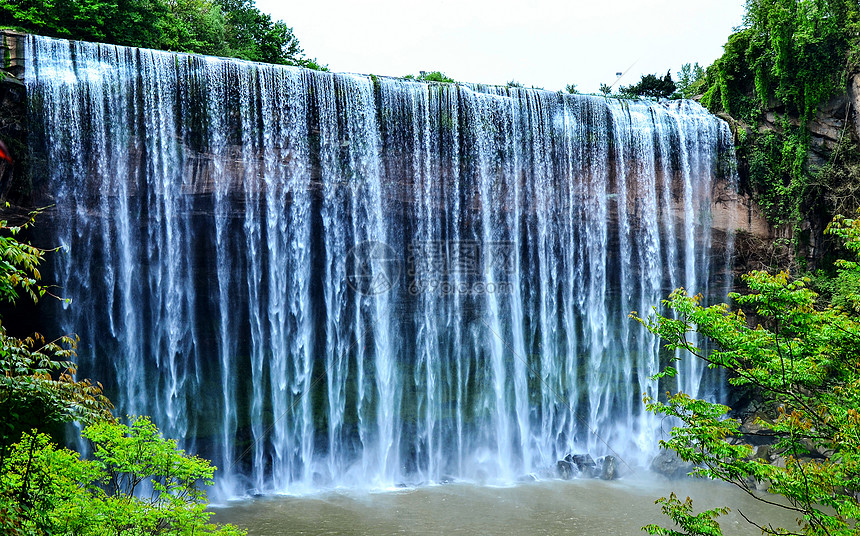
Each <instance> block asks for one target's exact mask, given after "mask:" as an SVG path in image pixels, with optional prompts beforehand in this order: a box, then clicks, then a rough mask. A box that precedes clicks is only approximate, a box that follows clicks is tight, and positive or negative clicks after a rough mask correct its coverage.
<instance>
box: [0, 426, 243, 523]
mask: <svg viewBox="0 0 860 536" xmlns="http://www.w3.org/2000/svg"><path fill="white" fill-rule="evenodd" d="M83 436H84V437H85V438H86V439H88V440H89V441H90V442H91V444H92V447H93V459H92V460H82V459H81V458H80V456H79V455H78V453H76V452H72V451H70V450H68V449H60V448H57V447H56V446H55V445H53V444H52V443H51V441H50V438H49V437H48V436H47V435H45V434H38V433H36V432H35V431H34V432H32V433H30V434H26V435H24V437H23V438H22V439H21V441H20V442H19V443H17V444H16V445H15V448H14V450H13V452H12V454H11V456H9V457H8V459H7V460H6V463H5V464H4V465H3V468H2V469H3V471H2V474H0V489H2V490H3V492H2V494H0V527H2V528H3V529H4V530H5V531H6V532H4V534H8V535H10V536H13V535H22V536H23V535H25V534H26V535H29V534H48V535H75V536H101V535H103V534H118V535H129V536H131V535H138V534H140V535H143V534H160V535H165V536H167V535H176V536H180V535H190V534H217V535H219V536H239V535H241V534H244V533H243V532H242V531H239V530H238V529H236V528H235V527H232V526H229V525H228V526H224V527H219V526H215V525H210V524H207V521H208V519H209V517H210V516H211V515H212V514H211V513H207V512H206V511H205V508H206V504H207V503H206V495H205V493H204V492H203V490H202V489H201V486H203V485H209V484H211V483H212V473H213V470H214V469H213V468H212V467H211V466H210V465H209V462H207V461H206V460H201V459H200V458H197V457H196V456H187V455H186V454H185V453H184V452H183V451H181V450H179V449H178V448H177V447H176V442H175V441H173V440H168V439H164V438H163V437H161V435H160V434H159V433H158V430H157V429H156V428H155V425H153V424H152V423H151V422H150V421H149V420H148V419H146V418H143V417H141V418H137V419H136V420H135V421H134V422H133V423H132V424H131V426H126V425H123V424H119V423H115V422H108V421H103V422H98V423H95V424H92V425H90V426H88V427H87V428H86V429H85V430H84V431H83ZM148 488H151V491H150V490H149V489H148ZM141 492H144V493H141Z"/></svg>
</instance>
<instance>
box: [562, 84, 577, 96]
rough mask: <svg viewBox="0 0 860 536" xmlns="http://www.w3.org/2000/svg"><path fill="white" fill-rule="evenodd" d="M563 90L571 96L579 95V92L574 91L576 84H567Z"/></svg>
mask: <svg viewBox="0 0 860 536" xmlns="http://www.w3.org/2000/svg"><path fill="white" fill-rule="evenodd" d="M564 90H565V91H567V92H568V93H570V94H571V95H577V94H579V90H578V89H576V84H568V85H567V86H565V88H564Z"/></svg>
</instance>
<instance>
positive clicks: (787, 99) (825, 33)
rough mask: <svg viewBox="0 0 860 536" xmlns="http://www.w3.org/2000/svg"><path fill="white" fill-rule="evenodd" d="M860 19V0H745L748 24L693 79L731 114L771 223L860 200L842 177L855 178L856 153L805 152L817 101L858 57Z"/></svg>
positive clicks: (716, 107)
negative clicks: (816, 158) (817, 155)
mask: <svg viewBox="0 0 860 536" xmlns="http://www.w3.org/2000/svg"><path fill="white" fill-rule="evenodd" d="M859 21H860V6H858V3H857V2H856V0H775V1H771V2H762V1H759V0H748V2H747V5H746V15H745V18H744V25H743V27H742V28H741V29H740V30H739V31H738V32H736V33H735V34H733V35H732V36H730V37H729V39H728V42H727V43H726V45H725V52H724V54H723V56H722V57H720V58H719V59H718V60H717V61H716V62H715V63H714V64H713V65H711V66H710V67H709V68H708V69H707V71H706V73H705V77H704V81H703V82H702V83H701V87H700V88H697V89H696V91H697V92H699V91H700V92H702V93H703V97H702V104H703V105H705V106H706V107H707V108H708V109H710V110H711V111H712V112H714V113H722V114H725V115H726V116H728V117H729V118H730V119H732V120H733V121H734V123H735V128H736V129H737V131H738V141H739V144H738V155H739V160H740V161H741V162H745V163H748V168H747V169H744V170H743V171H745V172H746V175H747V176H748V186H749V189H750V190H751V192H752V193H753V195H754V198H755V199H756V201H758V202H759V204H760V205H761V207H762V209H763V211H764V213H765V215H766V216H767V218H768V219H769V220H770V221H771V222H772V223H774V224H795V225H796V224H797V223H798V222H799V221H800V219H801V218H802V217H804V216H805V215H808V214H810V213H818V214H822V216H823V217H824V219H825V221H827V220H828V219H829V218H830V217H832V215H833V214H836V213H839V212H842V213H845V212H847V211H850V210H853V209H854V208H856V206H857V205H858V203H859V202H860V198H858V197H857V196H856V195H855V194H854V192H853V189H851V191H846V189H845V188H846V186H847V184H848V183H849V182H850V181H849V180H846V177H847V178H849V179H856V178H858V177H857V176H856V175H855V174H854V173H853V172H852V171H851V170H852V169H853V168H854V167H855V166H856V164H857V163H858V162H860V160H858V159H857V155H856V154H851V152H850V151H837V152H836V154H835V156H833V155H832V156H831V158H830V160H829V161H828V162H826V163H825V164H824V165H821V164H820V163H818V164H816V165H810V162H809V158H808V156H809V151H810V138H811V136H810V131H809V128H808V127H809V124H810V122H811V121H812V120H813V118H814V116H815V113H816V111H817V110H818V108H819V106H821V105H822V104H823V103H825V102H827V101H828V100H829V99H830V98H831V97H833V96H834V95H836V94H838V93H841V92H843V91H845V89H846V82H847V77H848V75H850V74H851V73H853V72H856V71H857V69H858V66H860V34H858V31H859V30H860V22H859ZM766 112H770V113H771V114H772V116H771V118H770V119H768V117H767V116H766ZM762 126H765V127H767V128H766V129H760V127H762ZM760 130H767V132H765V133H760ZM840 143H841V140H840ZM835 192H838V193H835Z"/></svg>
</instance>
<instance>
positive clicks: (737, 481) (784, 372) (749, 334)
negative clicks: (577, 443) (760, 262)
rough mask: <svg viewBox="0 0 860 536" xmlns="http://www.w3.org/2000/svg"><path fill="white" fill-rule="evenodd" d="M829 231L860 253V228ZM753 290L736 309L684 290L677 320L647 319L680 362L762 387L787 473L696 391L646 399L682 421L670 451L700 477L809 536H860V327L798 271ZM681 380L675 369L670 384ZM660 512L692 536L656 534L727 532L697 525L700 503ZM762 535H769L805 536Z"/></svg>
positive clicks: (847, 225)
mask: <svg viewBox="0 0 860 536" xmlns="http://www.w3.org/2000/svg"><path fill="white" fill-rule="evenodd" d="M829 232H830V233H832V234H835V235H837V236H840V237H842V238H843V239H845V240H846V243H847V245H848V248H849V249H850V250H851V251H853V252H858V251H860V221H858V220H846V219H837V220H836V221H835V222H834V223H833V224H832V225H831V227H830V229H829ZM839 265H840V270H842V272H843V273H844V274H845V276H846V277H850V278H853V279H855V280H857V279H860V268H858V264H857V263H856V262H854V261H842V262H840V263H839ZM744 281H745V282H746V284H747V286H748V287H749V292H748V293H744V294H737V293H734V294H732V295H731V297H732V299H733V300H735V302H736V303H737V304H738V308H737V309H736V310H730V309H729V306H728V305H726V304H720V305H714V306H710V307H703V306H702V305H701V304H700V300H701V298H700V297H699V296H689V295H688V294H687V293H686V292H684V291H683V290H682V289H681V290H677V291H675V292H674V293H672V295H671V296H669V298H668V299H667V300H666V301H665V302H664V304H665V305H666V306H667V307H668V308H670V309H671V310H673V311H674V316H673V317H667V316H662V315H659V314H657V313H656V312H655V313H654V314H653V315H652V316H651V317H650V318H649V319H648V320H647V321H646V320H641V319H640V320H641V321H642V322H643V323H644V324H645V326H646V327H647V328H648V329H649V330H650V331H651V332H652V333H654V334H656V335H658V336H660V337H661V338H662V339H663V340H664V341H666V348H667V350H669V351H670V352H671V354H672V355H673V356H674V355H676V354H675V351H676V350H682V351H684V352H689V353H692V354H693V355H695V356H697V357H699V358H700V359H703V360H705V361H706V362H707V363H708V364H709V366H710V367H711V368H721V369H724V370H726V371H727V372H728V373H729V378H730V380H729V381H730V383H731V384H732V385H734V386H735V388H748V389H753V390H754V391H755V392H757V393H759V394H760V395H761V396H763V397H764V399H765V400H766V401H768V403H769V407H770V408H771V411H772V417H773V419H772V420H767V419H759V421H758V422H757V424H758V425H759V426H761V427H762V428H763V429H765V430H768V431H769V433H770V434H772V435H773V437H774V438H775V441H776V442H775V444H774V445H772V447H771V449H772V452H773V453H775V455H776V456H778V458H777V460H778V461H779V463H769V460H767V459H765V458H762V457H760V456H755V455H754V448H753V446H751V445H750V444H749V442H748V436H747V435H746V434H745V433H744V432H743V431H742V430H741V429H740V423H739V421H737V420H736V419H732V418H727V417H726V414H727V413H728V411H729V408H727V407H726V406H723V405H720V404H713V403H709V402H706V401H704V400H698V399H695V398H692V397H690V396H689V395H688V394H686V393H677V394H674V395H672V396H669V397H668V398H667V399H666V400H657V399H653V398H647V399H646V403H647V407H648V409H649V410H650V411H652V412H656V413H659V414H662V415H665V416H668V417H672V418H674V419H675V420H676V422H678V423H679V425H678V426H676V427H674V428H673V429H672V431H671V438H670V439H669V440H666V441H661V446H662V447H664V448H667V449H670V450H673V451H675V452H676V453H677V454H678V455H679V456H680V457H681V458H682V459H683V460H686V461H690V462H693V463H695V464H696V465H697V466H698V467H697V469H696V470H695V471H694V473H693V474H694V475H696V476H702V477H708V478H714V479H719V480H723V481H726V482H729V483H732V484H734V485H736V486H738V487H740V488H741V489H743V490H745V491H747V492H750V495H751V496H752V497H753V498H756V499H758V500H763V501H766V502H772V503H773V504H777V505H778V506H779V507H781V508H785V509H788V510H790V511H792V512H794V513H795V514H796V515H797V518H798V522H799V524H800V531H801V532H800V533H801V534H807V535H837V534H838V535H847V534H856V528H855V524H856V522H857V520H858V519H860V504H858V501H857V498H856V497H857V495H856V494H857V492H858V491H860V321H858V319H857V318H856V317H854V316H851V315H850V314H848V312H847V311H846V310H844V309H842V308H836V307H822V306H821V305H819V304H818V303H817V294H816V293H815V292H813V291H812V290H810V289H809V288H808V286H807V284H808V280H792V279H791V278H790V277H789V275H788V274H786V273H780V274H777V275H770V274H768V273H766V272H752V273H750V274H748V275H746V276H745V277H744ZM745 310H746V311H747V312H746V313H745ZM747 314H754V315H755V318H756V323H755V327H752V326H750V325H749V323H748V318H747ZM634 316H635V315H634ZM692 332H697V333H698V334H699V335H700V336H702V337H705V338H707V339H709V340H710V341H712V342H713V344H714V345H715V347H716V350H713V351H711V352H705V351H703V350H702V349H701V348H699V347H697V346H696V345H695V344H694V343H693V342H692V341H693V340H694V338H692V337H690V333H692ZM675 373H676V370H675V368H674V367H672V366H669V367H667V368H666V369H665V370H664V371H663V372H662V373H660V374H659V375H658V377H660V378H665V377H671V376H673V375H674V374H675ZM762 485H766V486H767V487H768V489H769V492H770V493H772V494H778V495H782V496H783V497H784V498H785V501H786V503H782V502H777V501H770V500H768V499H767V498H762V497H761V496H758V495H756V494H754V493H752V492H753V490H754V489H755V488H757V487H759V486H762ZM660 502H662V504H663V506H664V508H663V510H664V512H666V513H667V514H668V515H669V516H670V517H671V518H672V519H673V520H674V521H675V522H676V523H677V524H678V525H679V526H681V527H682V528H684V529H685V530H686V532H672V531H670V530H669V529H665V528H661V527H657V526H648V527H646V530H647V531H648V532H649V533H651V534H690V535H697V534H708V535H715V534H721V533H720V532H719V528H718V525H716V521H714V517H716V516H715V515H710V514H707V515H705V516H704V517H703V518H696V519H693V518H691V517H689V516H691V515H692V514H691V505H689V504H687V503H680V501H678V500H677V498H673V497H670V498H669V499H665V498H664V499H661V501H660ZM685 505H686V506H685ZM716 513H719V512H711V514H716ZM693 517H695V516H693ZM705 517H706V518H707V519H710V521H705V520H704V518H705ZM712 521H713V523H711V522H712ZM685 523H686V525H685ZM703 523H704V524H703ZM702 527H707V529H704V528H702ZM759 528H760V529H761V530H762V531H763V532H764V533H765V534H797V533H798V531H797V530H796V529H792V530H787V529H784V528H780V527H773V526H761V527H759Z"/></svg>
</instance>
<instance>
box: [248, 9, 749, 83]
mask: <svg viewBox="0 0 860 536" xmlns="http://www.w3.org/2000/svg"><path fill="white" fill-rule="evenodd" d="M743 4H744V1H743V0H650V1H649V0H640V1H635V0H592V1H581V0H568V1H558V0H495V1H490V0H461V1H457V0H424V1H420V2H411V1H407V0H359V1H349V0H314V1H294V0H288V1H284V0H257V7H258V8H259V9H260V10H261V11H264V12H267V13H270V14H272V16H273V18H274V19H276V20H277V19H281V20H283V21H284V22H286V23H287V25H289V26H292V28H293V31H294V32H295V34H296V36H297V37H298V38H299V41H300V42H301V45H302V47H303V48H304V49H305V53H306V54H307V55H308V56H310V57H316V58H317V59H318V60H319V61H320V62H322V63H327V64H328V65H329V67H330V68H331V70H333V71H339V72H356V73H364V74H370V73H372V74H377V75H390V76H403V75H406V74H410V73H412V74H417V73H418V71H421V70H424V71H436V70H438V71H442V72H444V73H446V74H447V75H448V76H450V77H452V78H454V79H455V80H458V81H461V82H484V83H489V84H504V83H506V82H507V81H509V80H516V81H518V82H521V83H523V84H524V85H526V86H530V85H534V86H538V87H543V88H545V89H549V90H559V89H564V87H565V85H567V84H569V83H575V84H576V85H577V88H578V89H579V90H580V91H582V92H596V91H597V89H598V87H599V86H600V84H601V82H605V83H607V84H612V83H614V82H615V80H616V76H615V73H616V72H619V71H622V72H623V71H628V69H629V71H628V72H627V74H625V75H624V77H623V78H622V80H621V82H620V83H621V85H627V84H631V83H635V82H637V81H638V80H639V77H640V76H641V75H642V74H645V73H660V74H665V72H666V71H667V70H668V69H671V70H672V77H673V78H677V75H676V71H678V70H680V68H681V65H682V64H684V63H687V62H690V63H693V62H699V63H700V64H701V65H702V66H707V65H710V64H711V62H713V60H714V59H716V58H717V57H719V55H720V54H721V53H722V46H723V44H725V42H726V38H727V37H728V35H729V34H730V33H731V31H732V28H733V27H736V26H739V25H740V24H741V17H742V14H743ZM631 66H632V67H631Z"/></svg>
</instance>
